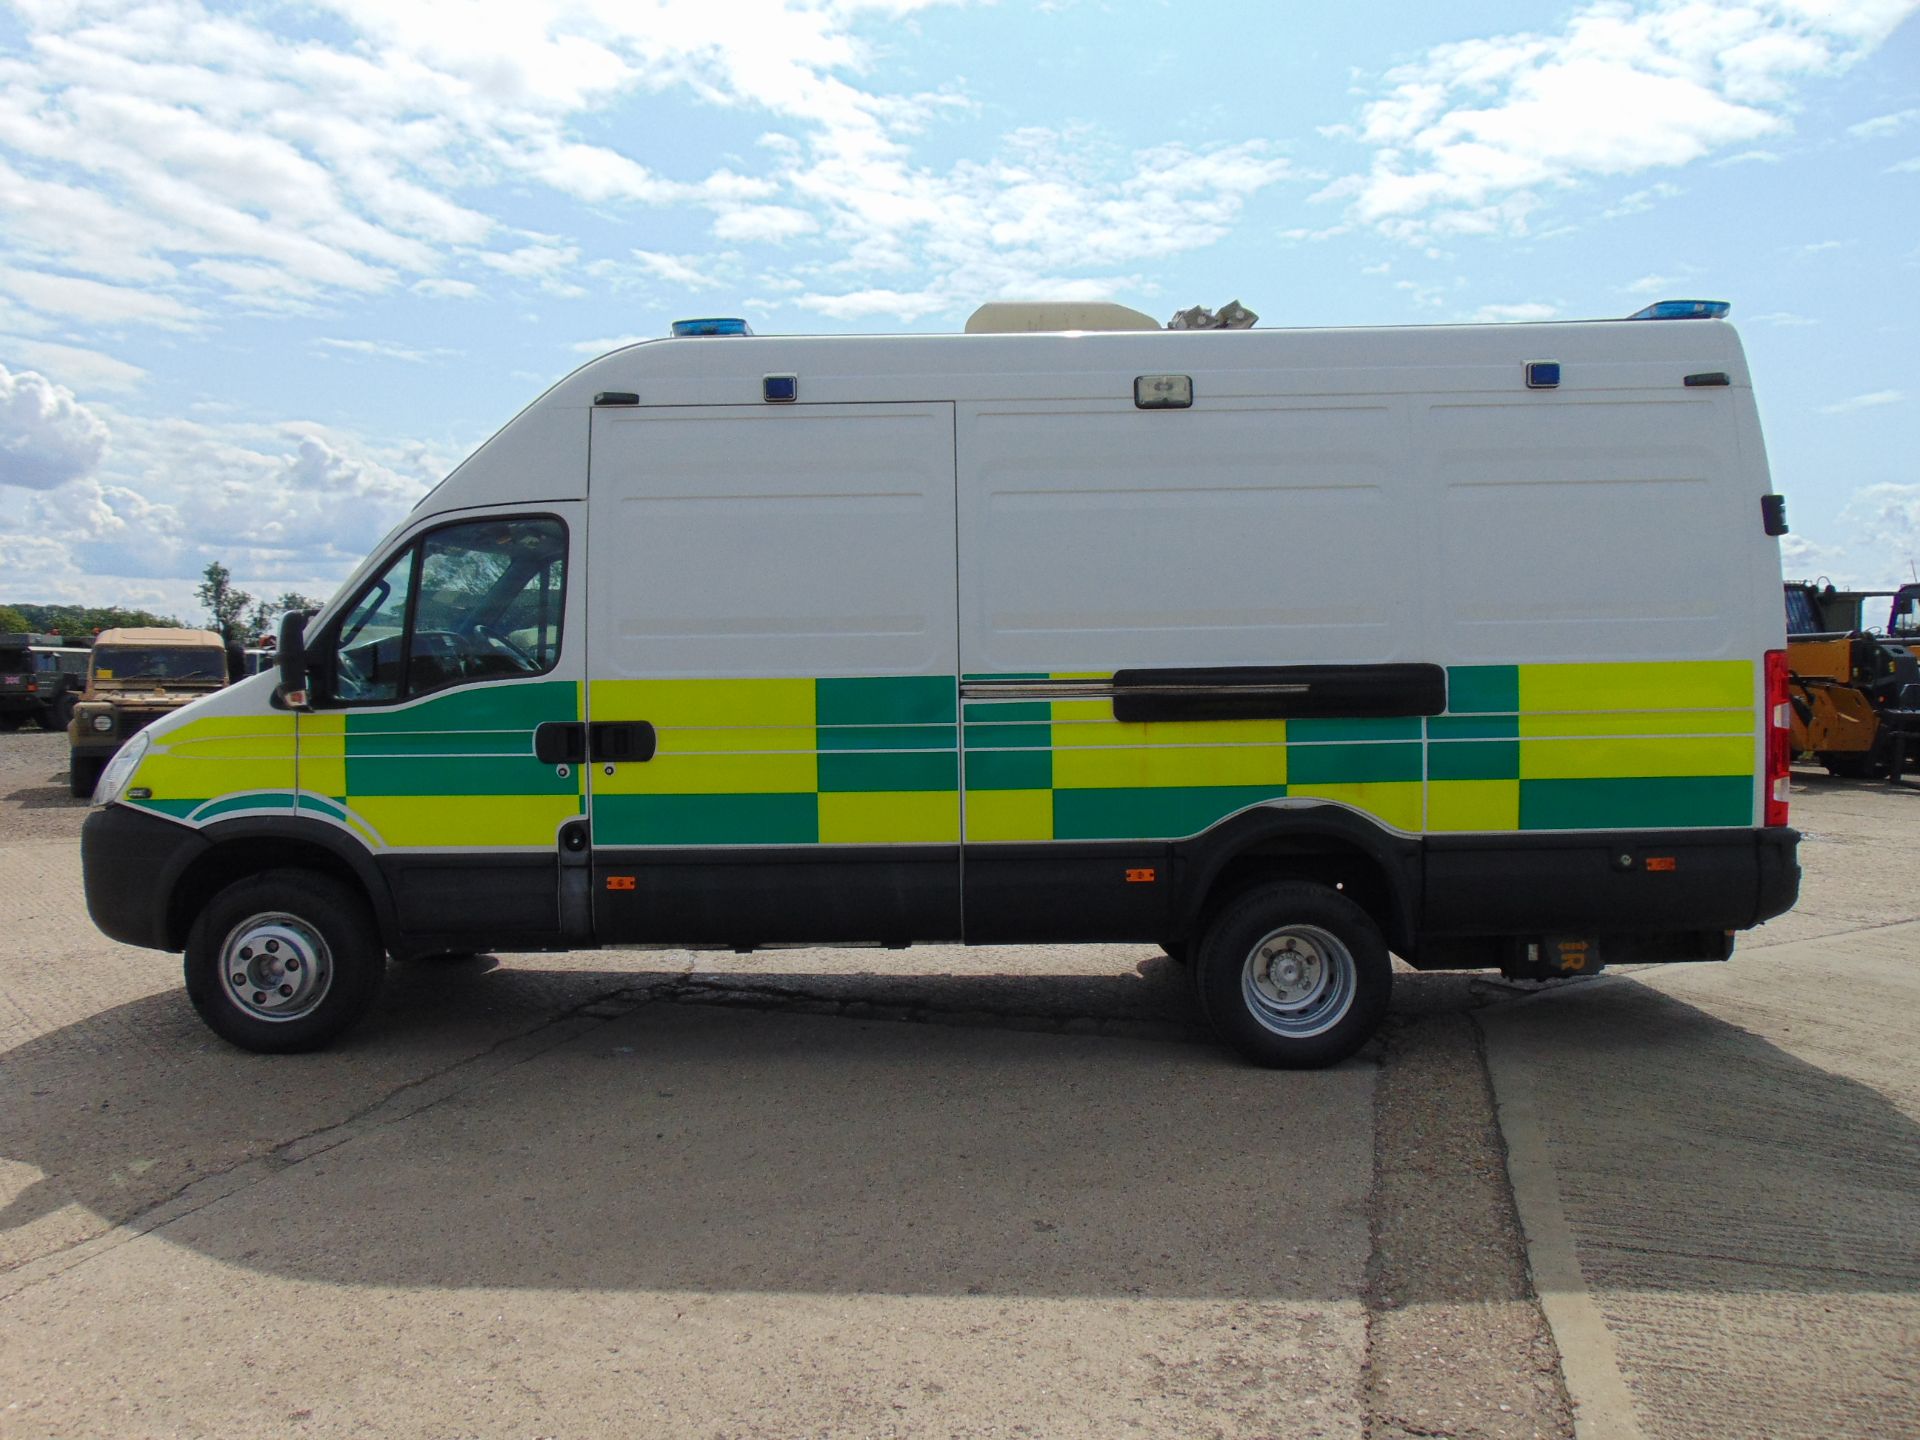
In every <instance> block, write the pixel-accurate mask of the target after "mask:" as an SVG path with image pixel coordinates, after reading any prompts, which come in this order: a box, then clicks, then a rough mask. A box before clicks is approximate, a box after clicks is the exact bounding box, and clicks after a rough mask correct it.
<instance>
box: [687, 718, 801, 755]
mask: <svg viewBox="0 0 1920 1440" xmlns="http://www.w3.org/2000/svg"><path fill="white" fill-rule="evenodd" d="M659 733H660V753H661V754H662V755H689V754H699V753H702V752H712V751H716V750H718V751H732V750H787V751H797V752H805V753H807V754H812V753H813V748H814V743H815V742H814V736H815V734H816V733H817V732H816V731H815V730H814V729H813V728H812V727H810V726H809V727H806V728H804V729H803V728H798V727H794V728H789V729H784V730H783V729H778V728H776V727H774V726H771V725H768V726H761V725H743V726H736V727H734V728H731V729H725V730H696V729H680V728H673V729H664V730H661V731H660V732H659Z"/></svg>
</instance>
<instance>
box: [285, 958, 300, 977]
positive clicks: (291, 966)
mask: <svg viewBox="0 0 1920 1440" xmlns="http://www.w3.org/2000/svg"><path fill="white" fill-rule="evenodd" d="M299 968H300V962H299V960H297V959H293V958H289V959H288V961H287V973H288V974H289V975H291V974H292V973H293V972H294V971H296V970H298V969H299Z"/></svg>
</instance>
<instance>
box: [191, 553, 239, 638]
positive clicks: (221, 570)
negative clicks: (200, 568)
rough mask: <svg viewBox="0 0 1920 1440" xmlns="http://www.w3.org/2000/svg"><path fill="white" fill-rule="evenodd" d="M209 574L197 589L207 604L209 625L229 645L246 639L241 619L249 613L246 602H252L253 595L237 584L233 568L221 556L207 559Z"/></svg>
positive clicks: (207, 572)
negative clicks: (234, 580) (242, 632)
mask: <svg viewBox="0 0 1920 1440" xmlns="http://www.w3.org/2000/svg"><path fill="white" fill-rule="evenodd" d="M206 577H207V578H206V579H205V580H203V581H201V582H200V585H199V588H198V589H197V590H196V591H195V593H196V594H197V595H199V597H200V603H201V604H202V605H204V606H206V607H207V616H208V625H207V628H208V629H210V630H218V631H219V632H220V638H221V639H222V640H224V641H226V642H227V644H229V645H239V644H242V643H244V640H245V637H244V636H242V635H241V633H240V631H241V625H240V619H241V617H242V616H243V615H245V614H246V613H247V606H249V605H251V604H252V603H253V596H251V595H249V594H248V593H247V592H246V591H244V590H241V589H239V588H237V587H236V586H235V585H234V583H233V572H231V571H230V570H228V569H227V567H226V566H224V565H222V564H221V563H220V562H219V561H218V560H213V561H209V562H208V564H207V569H206Z"/></svg>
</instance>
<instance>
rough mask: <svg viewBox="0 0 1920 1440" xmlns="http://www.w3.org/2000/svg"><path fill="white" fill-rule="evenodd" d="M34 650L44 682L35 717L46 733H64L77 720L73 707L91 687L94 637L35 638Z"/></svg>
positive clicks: (36, 669)
mask: <svg viewBox="0 0 1920 1440" xmlns="http://www.w3.org/2000/svg"><path fill="white" fill-rule="evenodd" d="M29 638H30V639H31V640H32V642H33V644H32V645H31V647H29V648H30V650H31V654H32V661H33V673H34V677H35V678H36V679H37V680H38V681H39V682H40V696H39V699H40V711H39V714H38V715H36V716H35V717H34V718H35V719H37V720H38V721H39V722H40V728H41V729H42V730H64V729H66V728H67V725H68V724H69V722H71V721H72V719H73V707H74V705H75V704H76V703H78V701H79V699H80V695H81V693H82V692H83V691H84V690H85V689H86V688H87V655H88V650H89V647H90V646H91V645H92V644H93V641H92V638H91V637H88V638H85V639H81V638H78V637H66V636H60V635H34V636H30V637H29Z"/></svg>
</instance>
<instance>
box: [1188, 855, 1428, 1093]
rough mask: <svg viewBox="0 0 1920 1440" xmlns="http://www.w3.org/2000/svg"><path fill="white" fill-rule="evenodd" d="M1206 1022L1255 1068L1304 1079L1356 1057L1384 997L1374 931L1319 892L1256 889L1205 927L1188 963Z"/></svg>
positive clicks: (1383, 956) (1388, 993) (1290, 885)
mask: <svg viewBox="0 0 1920 1440" xmlns="http://www.w3.org/2000/svg"><path fill="white" fill-rule="evenodd" d="M1195 962H1196V963H1195V972H1194V980H1195V985H1196V988H1197V990H1198V993H1199V997H1200V1008H1201V1010H1202V1012H1203V1013H1204V1014H1205V1015H1206V1017H1207V1022H1208V1024H1210V1025H1211V1026H1212V1027H1213V1030H1214V1033H1215V1034H1217V1035H1218V1036H1219V1037H1220V1038H1221V1039H1222V1040H1224V1041H1225V1042H1226V1043H1227V1044H1228V1045H1231V1046H1232V1047H1233V1048H1234V1049H1235V1050H1237V1051H1238V1052H1239V1053H1240V1054H1241V1055H1242V1056H1244V1057H1245V1058H1246V1059H1248V1060H1250V1061H1252V1062H1253V1063H1254V1064H1256V1065H1265V1066H1268V1067H1272V1068H1277V1069H1288V1070H1307V1069H1315V1068H1318V1067H1320V1066H1323V1065H1332V1064H1335V1063H1337V1062H1338V1061H1341V1060H1344V1059H1346V1058H1347V1057H1348V1056H1349V1055H1351V1054H1353V1052H1354V1051H1356V1050H1358V1049H1359V1048H1360V1047H1361V1046H1362V1045H1363V1044H1365V1043H1366V1041H1367V1039H1368V1038H1369V1037H1370V1036H1371V1035H1372V1034H1373V1032H1374V1031H1375V1030H1376V1029H1378V1028H1379V1025H1380V1022H1381V1020H1382V1019H1383V1018H1384V1017H1385V1015H1386V1013H1387V1002H1388V1000H1389V999H1391V997H1392V994H1393V965H1392V962H1391V961H1389V960H1388V958H1387V946H1386V942H1385V940H1383V939H1382V938H1381V935H1380V927H1379V926H1377V925H1376V924H1374V923H1373V917H1372V916H1370V915H1368V914H1367V912H1366V911H1364V910H1362V909H1361V908H1360V907H1359V906H1358V905H1356V904H1354V903H1353V901H1351V900H1349V899H1348V898H1347V897H1346V896H1345V895H1342V894H1341V893H1340V892H1339V891H1337V890H1332V889H1329V888H1328V887H1326V886H1324V885H1315V884H1310V883H1306V882H1301V881H1287V882H1282V883H1278V884H1273V885H1265V886H1262V887H1261V888H1260V889H1258V890H1253V891H1250V892H1248V893H1247V894H1245V895H1242V896H1241V897H1240V898H1239V899H1237V900H1235V901H1234V902H1233V903H1231V904H1230V905H1228V906H1227V907H1226V908H1225V909H1224V910H1222V911H1221V912H1220V913H1219V915H1218V916H1216V917H1215V918H1214V920H1213V923H1212V924H1210V925H1209V926H1208V927H1207V932H1206V936H1205V938H1204V939H1203V940H1202V941H1201V943H1200V948H1199V953H1198V954H1197V955H1196V957H1195Z"/></svg>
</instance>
